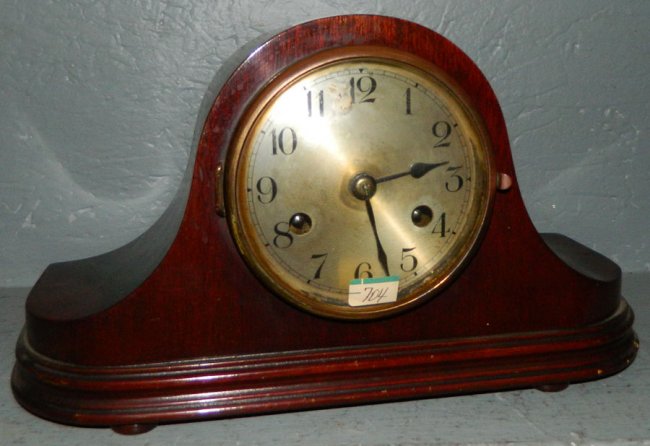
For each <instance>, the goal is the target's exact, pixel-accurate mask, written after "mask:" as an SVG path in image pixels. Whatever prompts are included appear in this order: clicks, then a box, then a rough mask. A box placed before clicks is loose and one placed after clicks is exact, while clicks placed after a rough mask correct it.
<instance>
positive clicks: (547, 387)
mask: <svg viewBox="0 0 650 446" xmlns="http://www.w3.org/2000/svg"><path fill="white" fill-rule="evenodd" d="M567 387H569V385H568V384H544V385H543V386H539V387H538V388H537V390H540V391H542V392H561V391H563V390H564V389H566V388H567Z"/></svg>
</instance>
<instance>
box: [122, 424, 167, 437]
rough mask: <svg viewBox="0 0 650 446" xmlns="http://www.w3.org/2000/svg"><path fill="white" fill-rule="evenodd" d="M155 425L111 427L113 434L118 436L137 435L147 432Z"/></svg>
mask: <svg viewBox="0 0 650 446" xmlns="http://www.w3.org/2000/svg"><path fill="white" fill-rule="evenodd" d="M156 426H157V425H156V424H123V425H121V426H112V427H111V429H113V432H116V433H118V434H120V435H139V434H144V433H145V432H149V431H150V430H152V429H153V428H154V427H156Z"/></svg>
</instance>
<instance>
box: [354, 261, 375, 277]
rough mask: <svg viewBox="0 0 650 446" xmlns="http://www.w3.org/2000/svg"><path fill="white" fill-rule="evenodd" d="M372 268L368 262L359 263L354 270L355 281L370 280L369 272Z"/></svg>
mask: <svg viewBox="0 0 650 446" xmlns="http://www.w3.org/2000/svg"><path fill="white" fill-rule="evenodd" d="M371 269H372V266H370V263H368V262H361V263H359V265H358V266H357V268H356V269H355V270H354V278H355V279H370V278H372V272H371V271H370V270H371Z"/></svg>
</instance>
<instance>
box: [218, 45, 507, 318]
mask: <svg viewBox="0 0 650 446" xmlns="http://www.w3.org/2000/svg"><path fill="white" fill-rule="evenodd" d="M353 59H369V60H373V61H381V62H383V63H387V64H397V65H402V66H407V67H410V68H411V69H414V70H419V71H420V72H421V73H424V74H426V75H427V76H430V77H432V78H433V79H435V80H436V81H437V82H439V83H441V84H442V85H444V86H445V87H446V88H447V89H448V90H449V93H450V94H451V95H452V96H453V97H454V98H455V99H456V100H457V103H458V105H459V106H460V108H461V109H462V111H463V113H465V115H466V117H467V119H468V121H470V122H471V128H472V129H473V130H474V131H475V133H476V135H477V137H478V141H477V146H478V147H476V146H475V147H474V150H475V151H476V152H477V153H478V157H479V158H480V165H482V166H483V167H484V169H483V171H482V172H481V173H482V174H483V177H484V178H483V179H482V181H481V182H482V183H483V184H484V185H485V187H484V189H483V190H479V191H478V192H477V193H479V194H480V197H477V200H478V202H479V204H478V205H477V208H478V211H477V212H476V217H475V219H474V221H473V225H472V227H471V230H470V231H469V232H468V235H467V236H466V237H465V238H464V241H463V243H460V244H456V246H455V249H454V254H453V256H451V255H450V257H452V258H451V259H450V260H449V261H447V262H444V268H442V271H439V272H438V273H437V274H436V275H435V276H433V275H431V274H429V275H428V276H429V277H427V278H424V279H422V280H420V281H418V283H417V286H412V287H409V288H407V289H405V290H402V291H400V294H403V295H405V296H406V297H401V298H400V299H399V300H398V301H397V302H394V303H387V304H379V305H374V306H367V307H351V306H344V305H336V304H331V303H326V302H323V301H320V300H317V299H315V298H310V297H309V296H306V295H304V294H303V293H302V292H301V291H300V290H296V289H294V288H293V287H291V286H289V285H288V282H287V281H286V280H284V279H283V278H282V277H281V274H278V272H277V271H275V270H274V267H272V266H270V265H266V266H265V265H263V264H262V263H264V261H263V256H261V255H258V254H257V251H258V250H259V249H260V247H259V246H254V245H252V244H251V243H250V241H249V237H248V236H247V232H251V231H254V229H252V228H248V227H244V225H242V220H243V219H242V218H241V215H240V209H241V205H240V203H241V202H242V200H243V202H245V201H246V197H245V194H240V193H238V191H239V190H240V188H238V175H237V172H238V170H239V164H240V160H241V159H242V155H243V150H244V147H246V146H247V143H246V141H247V138H249V137H250V131H251V129H253V128H254V127H255V125H256V121H257V119H258V117H259V116H260V115H261V114H263V111H264V110H265V108H266V107H268V106H269V104H270V103H272V102H273V99H274V98H275V97H276V96H278V95H280V94H282V92H283V91H285V90H286V89H288V88H289V87H290V86H291V85H293V84H294V83H295V82H297V81H298V80H299V79H301V78H302V77H304V76H306V75H307V74H308V73H311V72H313V71H314V70H318V69H321V68H323V67H325V66H328V65H331V64H334V63H337V62H340V61H342V60H353ZM472 145H474V144H473V142H472ZM225 165H226V167H225V205H226V215H227V219H228V224H229V227H230V230H231V233H232V236H233V239H234V240H235V244H236V246H237V248H238V250H239V252H240V254H241V255H242V257H243V258H244V260H245V262H246V264H247V265H248V266H249V267H250V268H251V269H252V270H253V272H254V273H255V275H256V276H257V277H258V278H259V279H260V280H261V281H262V282H263V283H264V284H265V285H266V286H267V287H268V288H270V289H271V290H272V291H273V292H274V294H277V295H278V296H280V297H282V298H283V299H285V300H286V301H288V302H290V303H292V304H294V305H296V306H298V307H300V308H302V309H304V310H306V311H308V312H310V313H313V314H317V315H320V316H326V317H330V318H336V319H359V320H366V319H375V318H380V317H384V316H388V315H393V314H396V313H399V312H402V311H404V310H406V309H408V308H411V307H414V306H417V305H419V304H421V303H423V302H424V301H426V300H428V298H430V297H432V296H434V295H435V294H437V293H438V292H439V291H440V290H441V289H442V288H444V287H445V286H447V285H448V284H449V283H450V282H451V281H452V280H453V279H454V278H455V277H456V276H457V275H458V274H459V273H460V271H461V270H462V269H463V267H464V266H465V265H466V264H467V263H468V261H469V259H470V258H471V257H472V255H473V254H474V252H475V251H476V249H477V247H478V245H479V243H480V240H481V238H482V235H483V234H484V232H485V229H486V227H487V222H488V219H489V217H490V214H491V210H492V205H493V201H494V195H495V191H496V182H497V180H496V178H497V175H496V169H495V164H494V156H493V154H492V145H491V141H490V138H489V135H488V132H487V129H486V126H485V123H484V122H483V119H482V117H481V115H480V114H479V113H478V112H477V111H476V110H475V108H474V107H472V106H471V100H470V99H469V97H468V96H467V94H466V93H465V92H464V90H463V89H462V88H461V87H460V86H459V85H458V84H457V83H456V82H455V81H454V80H453V78H451V77H450V76H449V75H448V74H447V73H446V72H444V71H442V70H441V69H440V68H439V67H437V66H436V65H434V64H432V63H430V62H429V61H427V60H424V59H422V58H420V57H419V56H416V55H414V54H411V53H408V52H404V51H400V50H397V49H393V48H387V47H380V46H366V45H363V46H350V47H340V48H334V49H329V50H323V51H321V52H318V53H315V54H313V55H311V56H309V57H307V58H305V59H302V60H300V61H298V62H296V63H295V64H293V65H291V66H289V67H287V68H286V69H285V70H283V71H282V72H280V73H279V74H277V75H276V76H275V77H274V78H273V79H270V80H269V82H268V83H267V84H265V85H264V86H263V87H262V89H261V90H260V91H259V92H258V93H257V94H256V95H255V97H254V98H253V100H252V101H251V102H250V104H249V105H248V106H247V108H246V110H245V112H244V113H243V115H242V116H241V118H240V119H239V124H238V126H237V128H236V130H235V132H234V136H233V138H232V139H231V142H230V145H229V149H228V154H227V157H226V163H225ZM244 181H245V179H243V178H242V182H244ZM244 189H245V186H244ZM450 254H451V253H450ZM439 269H440V268H439Z"/></svg>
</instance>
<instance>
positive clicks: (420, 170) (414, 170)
mask: <svg viewBox="0 0 650 446" xmlns="http://www.w3.org/2000/svg"><path fill="white" fill-rule="evenodd" d="M445 164H449V161H443V162H441V163H414V164H411V168H410V169H409V170H407V171H406V172H400V173H394V174H392V175H386V176H385V177H381V178H377V179H376V180H375V183H377V184H379V183H384V182H386V181H390V180H395V179H397V178H401V177H405V176H407V175H411V176H412V177H413V178H421V177H423V176H424V175H426V174H427V173H428V172H429V171H431V170H433V169H435V168H436V167H440V166H444V165H445Z"/></svg>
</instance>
